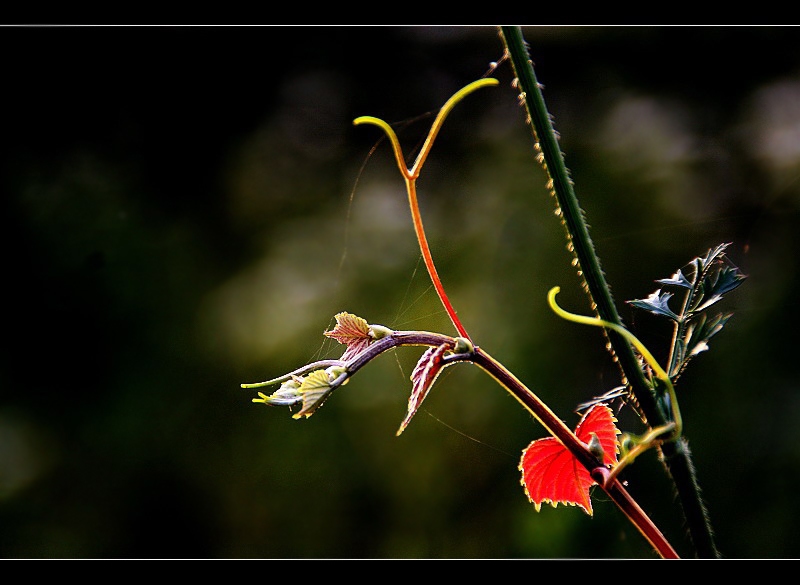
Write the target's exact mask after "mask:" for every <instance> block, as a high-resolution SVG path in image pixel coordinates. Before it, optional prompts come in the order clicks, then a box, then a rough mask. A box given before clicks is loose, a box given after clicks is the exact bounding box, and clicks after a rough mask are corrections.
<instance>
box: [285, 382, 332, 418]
mask: <svg viewBox="0 0 800 585" xmlns="http://www.w3.org/2000/svg"><path fill="white" fill-rule="evenodd" d="M331 382H332V380H331V378H330V374H328V372H326V371H325V370H314V371H313V372H311V373H310V374H309V375H308V376H306V377H305V378H304V379H303V383H302V384H300V387H299V388H298V389H297V392H298V393H299V394H300V396H301V397H302V400H303V407H302V408H301V409H300V412H298V413H297V414H294V415H292V418H301V417H305V418H308V417H309V416H311V415H312V414H314V412H316V410H317V409H318V408H319V407H320V406H322V403H323V402H325V399H326V398H327V397H328V396H329V395H330V393H331V391H332V389H333V388H332V386H331Z"/></svg>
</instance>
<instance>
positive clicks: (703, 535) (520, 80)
mask: <svg viewBox="0 0 800 585" xmlns="http://www.w3.org/2000/svg"><path fill="white" fill-rule="evenodd" d="M499 30H500V36H501V38H502V41H503V44H504V45H505V47H506V54H507V55H508V57H509V59H510V61H511V66H512V68H513V70H514V74H515V77H516V80H517V84H518V87H519V90H520V102H521V103H522V104H523V105H524V106H525V108H526V111H527V113H528V117H529V122H530V124H531V127H532V130H533V134H534V139H535V140H536V149H537V150H538V151H539V152H540V154H541V162H542V164H543V166H544V167H545V170H546V171H547V173H548V175H549V177H550V187H551V190H552V193H553V194H554V196H555V197H556V200H557V201H558V206H559V207H558V209H559V213H561V214H562V216H563V220H564V224H565V226H566V228H567V235H568V238H569V242H568V247H569V248H570V249H571V250H573V251H574V253H575V256H576V258H577V259H578V262H579V265H580V270H581V272H580V273H581V275H582V276H583V278H584V279H585V285H586V289H587V292H588V294H589V296H590V298H591V301H592V305H593V308H596V310H597V313H598V315H599V317H600V318H601V319H603V320H604V321H607V322H611V323H616V324H617V325H620V326H622V320H621V318H620V317H619V314H618V313H617V309H616V307H615V305H614V301H613V299H612V297H611V292H610V289H609V287H608V284H607V283H606V280H605V276H604V274H603V271H602V269H601V268H600V261H599V259H598V258H597V255H596V253H595V250H594V245H593V243H592V240H591V238H590V237H589V231H588V227H587V225H586V221H585V219H584V217H583V213H582V211H581V209H580V206H579V205H578V200H577V198H576V196H575V193H574V191H573V188H572V182H571V180H570V178H569V174H568V172H567V169H566V165H565V164H564V159H563V156H562V153H561V150H560V147H559V146H558V140H557V138H556V133H555V130H554V129H553V126H552V123H551V120H550V117H549V113H548V111H547V107H546V105H545V103H544V97H543V96H542V92H541V87H540V86H539V83H538V81H537V79H536V75H535V73H534V70H533V65H532V63H531V60H530V56H529V54H528V48H527V44H526V42H525V39H524V38H523V35H522V29H521V28H520V27H519V26H501V27H499ZM608 340H609V343H610V348H611V350H612V352H613V355H614V357H615V359H616V360H617V361H618V363H619V366H620V369H621V370H622V374H623V378H624V383H625V384H628V385H630V388H631V391H632V393H633V395H634V396H635V398H636V401H637V403H638V404H639V407H640V408H641V410H642V412H643V413H644V415H645V417H646V419H647V421H648V423H649V424H650V425H651V426H652V427H660V426H664V425H666V424H668V423H669V422H670V421H669V420H667V418H666V417H667V414H668V413H667V412H665V411H664V410H662V408H661V406H660V404H659V403H658V401H657V400H656V397H655V395H654V393H653V391H652V388H651V386H650V385H649V384H648V381H647V379H646V378H645V376H644V372H643V371H642V368H641V367H640V365H639V361H638V359H637V358H636V355H635V354H634V351H633V348H632V346H631V344H630V342H629V340H627V339H626V338H625V337H624V336H622V335H620V334H619V333H618V332H616V331H614V330H611V331H609V332H608ZM659 448H660V450H661V454H662V459H663V462H664V464H665V466H666V468H667V469H668V471H669V473H670V475H671V476H672V479H673V481H674V483H675V487H676V489H677V491H678V497H679V499H680V503H681V506H682V508H683V511H684V514H685V518H686V522H687V526H688V528H689V533H690V536H691V540H692V543H693V544H694V546H695V550H696V552H697V555H698V556H699V557H702V558H717V557H719V553H718V551H717V548H716V545H715V543H714V538H713V531H712V529H711V524H710V521H709V519H708V514H707V511H706V508H705V504H704V502H703V501H702V498H701V495H700V488H699V485H698V484H697V479H696V474H695V469H694V465H693V464H692V460H691V454H690V451H689V447H688V444H687V443H686V440H685V439H683V438H678V439H677V440H675V441H668V442H665V443H663V444H662V445H660V446H659Z"/></svg>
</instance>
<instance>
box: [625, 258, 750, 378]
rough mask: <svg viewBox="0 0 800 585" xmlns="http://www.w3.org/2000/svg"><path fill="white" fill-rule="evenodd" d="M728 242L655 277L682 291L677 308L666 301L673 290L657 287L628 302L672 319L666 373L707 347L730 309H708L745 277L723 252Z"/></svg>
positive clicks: (675, 370) (672, 372)
mask: <svg viewBox="0 0 800 585" xmlns="http://www.w3.org/2000/svg"><path fill="white" fill-rule="evenodd" d="M728 246H729V244H720V245H719V246H717V247H716V248H712V249H710V250H709V251H708V253H707V254H706V255H705V256H702V257H700V256H698V257H697V258H695V259H694V260H692V261H691V262H690V263H689V264H687V265H686V266H685V267H684V268H683V269H678V271H677V272H675V274H673V275H672V276H671V277H669V278H663V279H660V280H657V281H656V282H658V283H659V284H662V285H664V286H665V287H673V288H675V289H677V290H678V291H682V292H683V294H684V298H683V302H682V304H681V307H680V309H679V310H678V311H677V312H676V311H674V310H673V309H672V308H671V307H670V305H669V303H670V300H671V299H672V298H673V296H675V294H676V293H673V292H668V291H665V290H663V289H658V290H657V291H655V292H654V293H652V294H651V295H650V296H648V297H647V298H646V299H636V300H633V301H628V303H629V304H630V305H632V306H634V307H637V308H639V309H644V310H645V311H650V312H651V313H654V314H656V315H661V316H663V317H667V318H668V319H670V320H672V321H673V322H674V323H675V337H674V339H673V347H672V355H671V357H670V363H669V370H668V371H669V375H670V377H671V378H673V379H674V378H677V376H678V375H679V374H680V373H681V372H682V371H683V369H684V368H685V367H686V364H687V363H688V362H689V360H690V359H691V358H693V357H694V356H696V355H697V354H699V353H701V352H703V351H705V350H707V349H708V341H709V340H710V339H711V337H713V336H714V335H716V334H717V333H719V332H720V331H721V330H722V328H723V327H724V326H725V324H726V323H727V321H728V319H730V317H731V315H732V313H719V314H717V315H714V316H712V317H709V316H708V314H707V313H706V311H707V309H708V308H709V307H711V306H712V305H715V304H716V303H718V302H719V301H720V300H722V297H723V295H725V294H726V293H728V292H730V291H732V290H734V289H735V288H736V287H738V286H739V285H740V284H741V283H742V282H743V281H744V279H745V278H747V277H746V276H745V275H744V274H742V272H741V271H740V270H739V268H737V267H736V266H735V265H734V264H733V263H731V261H730V260H729V259H728V257H727V256H726V255H725V250H726V248H727V247H728Z"/></svg>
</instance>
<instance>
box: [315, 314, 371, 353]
mask: <svg viewBox="0 0 800 585" xmlns="http://www.w3.org/2000/svg"><path fill="white" fill-rule="evenodd" d="M325 336H327V337H330V338H331V339H335V340H336V341H338V342H339V343H342V344H344V345H346V346H347V347H346V349H345V350H344V354H342V358H341V359H342V360H343V361H347V360H349V359H350V358H352V357H354V356H356V355H358V354H359V353H361V351H362V350H363V349H364V348H366V347H367V346H368V345H369V344H370V343H371V342H372V341H373V339H372V337H371V336H370V334H369V324H368V323H367V322H366V321H365V320H364V319H362V318H361V317H357V316H356V315H352V314H350V313H345V312H342V313H339V314H337V315H336V326H335V327H334V328H333V329H332V330H330V331H326V332H325Z"/></svg>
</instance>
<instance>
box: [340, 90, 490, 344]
mask: <svg viewBox="0 0 800 585" xmlns="http://www.w3.org/2000/svg"><path fill="white" fill-rule="evenodd" d="M498 83H499V82H498V81H497V80H496V79H493V78H491V77H489V78H485V79H479V80H478V81H473V82H472V83H470V84H469V85H467V86H465V87H463V88H461V89H460V90H459V91H457V92H456V93H454V94H453V96H452V97H451V98H450V99H449V100H447V102H445V104H444V106H442V109H441V110H439V114H438V115H437V116H436V119H435V120H434V121H433V125H432V126H431V129H430V131H428V137H427V138H426V139H425V143H424V144H423V145H422V149H421V150H420V152H419V155H417V160H416V161H415V162H414V165H413V166H412V167H411V168H410V169H409V168H407V167H406V162H405V157H404V156H403V149H402V147H401V146H400V141H399V140H398V139H397V135H396V134H395V132H394V130H392V127H391V126H389V124H387V123H386V122H384V121H383V120H381V119H380V118H375V117H373V116H361V117H359V118H356V119H355V120H353V124H354V125H356V126H358V125H360V124H373V125H375V126H378V127H379V128H380V129H381V130H383V131H384V132H385V133H386V136H388V137H389V141H390V142H391V143H392V149H393V150H394V157H395V159H396V161H397V167H398V168H399V169H400V174H401V175H403V179H404V181H405V183H406V191H407V192H408V203H409V206H410V208H411V217H412V219H413V221H414V232H415V233H416V235H417V242H418V243H419V249H420V252H421V253H422V258H423V259H424V261H425V268H427V270H428V275H429V276H430V278H431V282H432V283H433V286H434V288H435V289H436V294H438V295H439V300H440V301H441V302H442V305H443V306H444V308H445V311H447V314H448V315H449V316H450V320H451V321H452V323H453V326H454V327H455V328H456V330H457V331H458V334H459V335H460V336H461V337H463V338H466V339H467V340H469V339H470V337H469V334H468V333H467V330H466V329H465V328H464V326H463V325H462V324H461V320H460V319H459V318H458V315H456V311H455V309H453V306H452V304H451V303H450V300H449V299H448V297H447V293H445V290H444V286H443V285H442V281H441V279H440V278H439V275H438V273H437V272H436V266H435V265H434V263H433V256H432V255H431V251H430V247H429V246H428V240H427V238H426V236H425V229H424V228H423V226H422V216H421V214H420V212H419V204H418V203H417V186H416V181H417V178H418V177H419V173H420V171H421V170H422V165H423V164H424V163H425V159H427V158H428V154H429V153H430V150H431V147H432V146H433V141H434V140H435V139H436V135H437V134H439V130H440V129H441V127H442V124H443V123H444V119H445V118H446V117H447V114H449V113H450V111H451V110H452V109H453V107H455V105H456V104H457V103H458V102H460V101H461V100H462V99H464V98H465V97H466V96H467V95H469V94H470V93H472V92H473V91H475V90H476V89H479V88H481V87H486V86H489V85H497V84H498Z"/></svg>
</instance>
